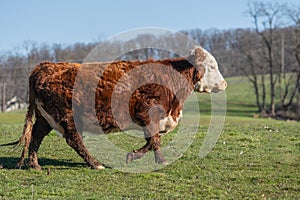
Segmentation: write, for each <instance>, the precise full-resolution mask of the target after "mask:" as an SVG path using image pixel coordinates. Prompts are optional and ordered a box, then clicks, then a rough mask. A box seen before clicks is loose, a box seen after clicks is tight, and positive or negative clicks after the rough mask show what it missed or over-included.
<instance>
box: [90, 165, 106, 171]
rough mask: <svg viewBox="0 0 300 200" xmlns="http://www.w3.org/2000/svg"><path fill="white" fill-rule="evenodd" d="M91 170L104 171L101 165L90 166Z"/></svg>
mask: <svg viewBox="0 0 300 200" xmlns="http://www.w3.org/2000/svg"><path fill="white" fill-rule="evenodd" d="M91 168H92V169H97V170H98V169H99V170H100V169H105V167H104V166H103V165H101V164H99V165H94V166H91Z"/></svg>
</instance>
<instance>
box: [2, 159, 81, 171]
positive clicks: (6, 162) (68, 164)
mask: <svg viewBox="0 0 300 200" xmlns="http://www.w3.org/2000/svg"><path fill="white" fill-rule="evenodd" d="M18 161H19V158H18V157H0V167H1V168H2V169H18V168H17V167H16V166H17V163H18ZM26 163H27V159H26V160H25V164H24V166H23V167H22V169H28V167H27V166H26ZM39 164H40V165H41V167H42V169H43V168H45V167H48V166H51V167H52V166H53V168H55V169H62V170H63V169H70V168H78V167H79V168H81V167H87V165H86V164H85V163H83V162H82V163H79V162H74V161H68V160H57V159H49V158H39Z"/></svg>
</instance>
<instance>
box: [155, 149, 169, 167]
mask: <svg viewBox="0 0 300 200" xmlns="http://www.w3.org/2000/svg"><path fill="white" fill-rule="evenodd" d="M154 158H155V163H157V164H162V165H168V164H169V163H168V162H167V161H166V160H165V158H164V156H163V155H162V153H161V151H155V152H154Z"/></svg>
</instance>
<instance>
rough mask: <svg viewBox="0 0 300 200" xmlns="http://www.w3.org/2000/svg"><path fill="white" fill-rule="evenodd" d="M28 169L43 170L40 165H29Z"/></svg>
mask: <svg viewBox="0 0 300 200" xmlns="http://www.w3.org/2000/svg"><path fill="white" fill-rule="evenodd" d="M28 167H29V168H31V169H35V170H42V167H41V166H40V165H39V164H30V163H29V164H28Z"/></svg>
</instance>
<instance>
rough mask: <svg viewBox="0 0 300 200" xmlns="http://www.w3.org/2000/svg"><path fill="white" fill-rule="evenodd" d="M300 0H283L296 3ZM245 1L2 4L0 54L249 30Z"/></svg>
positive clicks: (12, 0) (11, 0)
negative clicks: (136, 35) (143, 31)
mask: <svg viewBox="0 0 300 200" xmlns="http://www.w3.org/2000/svg"><path fill="white" fill-rule="evenodd" d="M298 1H299V0H286V1H284V2H288V3H291V4H294V5H299V2H298ZM246 10H247V0H224V1H223V0H181V1H179V0H178V1H176V0H147V1H145V0H106V1H102V0H26V1H23V0H2V1H1V2H0V25H1V28H0V51H7V50H12V49H13V48H16V47H18V46H21V45H22V44H23V42H24V41H26V40H31V41H36V42H39V43H42V42H46V43H48V44H52V43H62V44H72V43H75V42H93V41H98V40H99V39H105V38H107V37H110V36H112V35H115V34H118V33H120V32H123V31H128V30H130V29H134V28H142V27H161V28H169V29H173V30H183V29H193V28H199V29H202V30H207V29H213V28H217V29H222V30H223V29H231V28H245V27H253V23H252V21H251V18H249V17H248V16H247V15H246V13H245V11H246Z"/></svg>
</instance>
